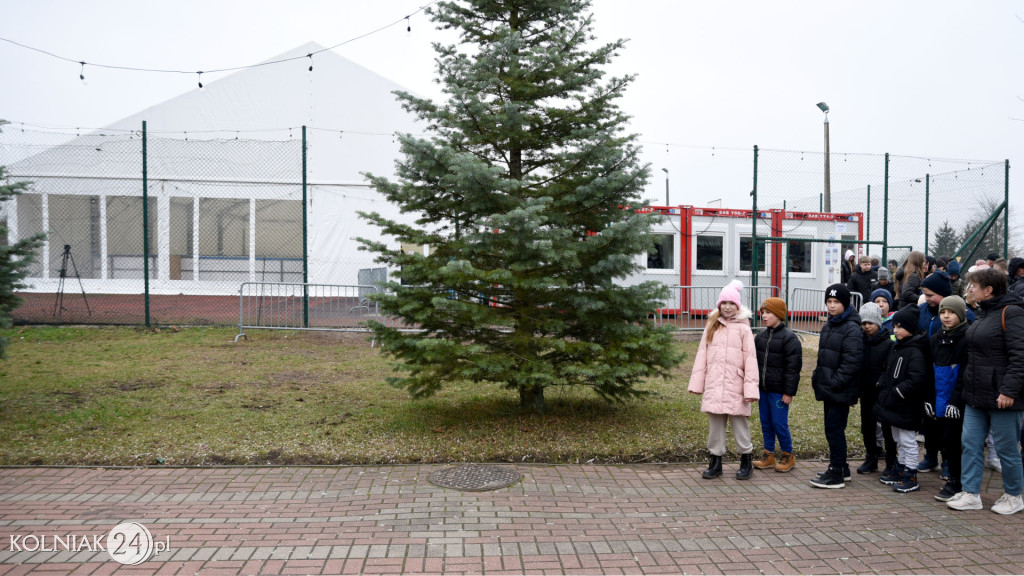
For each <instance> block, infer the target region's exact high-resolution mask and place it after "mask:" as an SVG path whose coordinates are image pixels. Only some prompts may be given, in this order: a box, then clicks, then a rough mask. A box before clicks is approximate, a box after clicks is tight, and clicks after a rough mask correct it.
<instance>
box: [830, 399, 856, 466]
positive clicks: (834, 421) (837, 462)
mask: <svg viewBox="0 0 1024 576" xmlns="http://www.w3.org/2000/svg"><path fill="white" fill-rule="evenodd" d="M849 419H850V406H849V405H847V404H836V403H834V402H825V440H826V441H828V465H829V466H831V467H832V468H836V469H839V470H840V471H841V470H842V469H843V466H846V465H847V462H846V423H847V422H848V421H849Z"/></svg>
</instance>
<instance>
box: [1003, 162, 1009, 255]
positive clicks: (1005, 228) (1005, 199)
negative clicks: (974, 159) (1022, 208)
mask: <svg viewBox="0 0 1024 576" xmlns="http://www.w3.org/2000/svg"><path fill="white" fill-rule="evenodd" d="M1003 171H1004V173H1003V202H1004V204H1005V205H1006V211H1005V212H1003V254H1004V255H1006V257H1007V258H1009V257H1010V160H1009V159H1007V160H1006V163H1005V168H1004V169H1003Z"/></svg>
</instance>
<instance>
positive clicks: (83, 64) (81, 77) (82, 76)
mask: <svg viewBox="0 0 1024 576" xmlns="http://www.w3.org/2000/svg"><path fill="white" fill-rule="evenodd" d="M79 64H81V65H82V69H81V70H80V71H79V72H78V79H79V80H81V81H82V84H86V81H85V61H82V62H79Z"/></svg>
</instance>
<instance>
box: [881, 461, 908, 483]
mask: <svg viewBox="0 0 1024 576" xmlns="http://www.w3.org/2000/svg"><path fill="white" fill-rule="evenodd" d="M902 480H903V465H902V464H895V465H893V467H892V468H891V469H890V468H889V467H888V466H887V467H886V468H885V471H884V472H882V475H881V476H880V477H879V478H878V481H879V482H881V483H882V484H885V485H886V486H893V485H895V484H899V483H900V481H902Z"/></svg>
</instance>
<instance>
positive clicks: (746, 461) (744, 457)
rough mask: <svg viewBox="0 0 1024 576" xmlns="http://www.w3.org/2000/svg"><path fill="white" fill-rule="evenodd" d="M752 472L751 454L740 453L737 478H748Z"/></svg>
mask: <svg viewBox="0 0 1024 576" xmlns="http://www.w3.org/2000/svg"><path fill="white" fill-rule="evenodd" d="M753 473H754V456H753V454H740V469H739V470H737V471H736V479H737V480H749V479H750V476H751V475H752V474H753Z"/></svg>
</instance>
